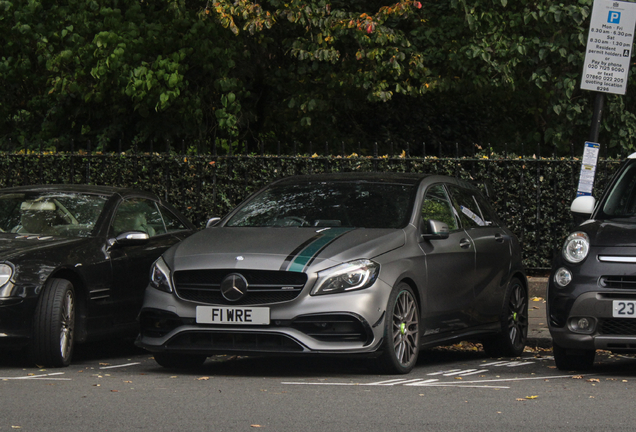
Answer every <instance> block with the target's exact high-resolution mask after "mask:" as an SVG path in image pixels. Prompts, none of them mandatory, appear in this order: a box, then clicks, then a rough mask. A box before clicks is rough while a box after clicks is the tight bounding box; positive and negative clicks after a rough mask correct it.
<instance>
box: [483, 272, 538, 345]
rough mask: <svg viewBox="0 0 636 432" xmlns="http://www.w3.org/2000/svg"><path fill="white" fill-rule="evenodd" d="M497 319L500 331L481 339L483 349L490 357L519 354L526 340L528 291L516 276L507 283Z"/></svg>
mask: <svg viewBox="0 0 636 432" xmlns="http://www.w3.org/2000/svg"><path fill="white" fill-rule="evenodd" d="M499 321H500V323H501V332H500V333H499V334H498V335H497V336H494V337H489V338H486V339H484V340H482V345H483V346H484V351H486V354H488V355H489V356H490V357H517V356H520V355H521V354H522V353H523V350H524V348H525V347H526V342H527V340H528V293H527V291H526V288H525V287H524V286H523V284H522V283H521V281H520V280H519V279H517V278H513V279H512V280H511V281H510V283H509V284H508V289H507V290H506V298H505V302H504V308H503V310H502V312H501V316H500V318H499Z"/></svg>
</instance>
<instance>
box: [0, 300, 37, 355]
mask: <svg viewBox="0 0 636 432" xmlns="http://www.w3.org/2000/svg"><path fill="white" fill-rule="evenodd" d="M36 304H37V298H36V297H34V298H30V297H27V298H22V297H4V298H0V348H12V347H17V348H19V347H22V346H25V345H27V344H28V342H29V340H30V339H31V335H32V324H31V323H32V322H33V314H34V313H35V307H36Z"/></svg>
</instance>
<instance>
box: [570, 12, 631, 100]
mask: <svg viewBox="0 0 636 432" xmlns="http://www.w3.org/2000/svg"><path fill="white" fill-rule="evenodd" d="M635 24H636V3H630V2H625V1H613V0H595V1H594V6H593V8H592V18H591V21H590V31H589V34H588V38H587V50H586V52H585V63H584V66H583V77H582V79H581V88H582V89H583V90H593V91H597V92H602V93H614V94H622V95H624V94H625V92H626V91H627V78H628V73H629V64H630V59H631V56H632V43H633V41H634V25H635Z"/></svg>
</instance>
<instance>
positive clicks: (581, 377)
mask: <svg viewBox="0 0 636 432" xmlns="http://www.w3.org/2000/svg"><path fill="white" fill-rule="evenodd" d="M572 378H574V379H583V376H582V375H574V376H573V377H572Z"/></svg>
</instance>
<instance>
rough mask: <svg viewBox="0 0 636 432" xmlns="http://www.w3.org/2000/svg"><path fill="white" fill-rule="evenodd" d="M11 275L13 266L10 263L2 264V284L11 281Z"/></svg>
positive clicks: (0, 267)
mask: <svg viewBox="0 0 636 432" xmlns="http://www.w3.org/2000/svg"><path fill="white" fill-rule="evenodd" d="M11 276H13V267H11V266H10V265H8V264H0V286H3V285H4V284H6V283H7V282H9V281H10V280H11Z"/></svg>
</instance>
